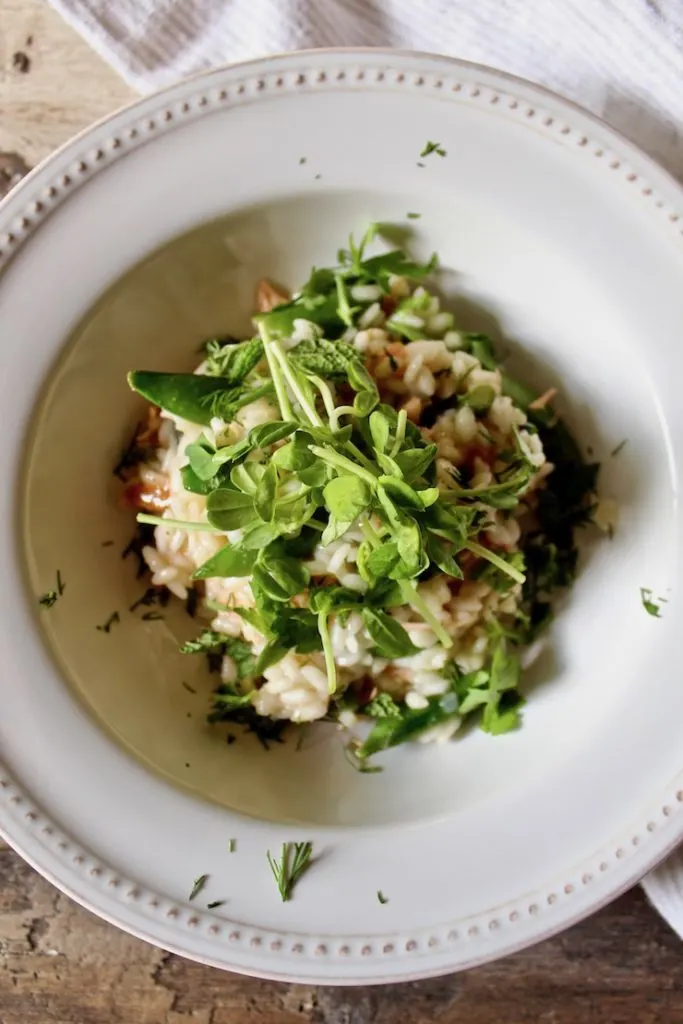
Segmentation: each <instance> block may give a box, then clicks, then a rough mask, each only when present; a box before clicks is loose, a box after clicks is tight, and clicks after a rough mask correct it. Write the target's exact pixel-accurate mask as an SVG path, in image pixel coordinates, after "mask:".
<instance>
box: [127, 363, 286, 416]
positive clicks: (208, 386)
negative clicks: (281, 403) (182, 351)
mask: <svg viewBox="0 0 683 1024" xmlns="http://www.w3.org/2000/svg"><path fill="white" fill-rule="evenodd" d="M128 383H129V384H130V386H131V388H132V389H133V391H137V392H138V394H140V395H142V396H143V398H146V399H147V401H148V402H152V404H153V405H158V406H159V407H160V408H162V409H164V410H165V411H166V412H170V413H172V414H173V415H174V416H179V417H181V419H184V420H189V421H190V423H198V424H200V425H204V426H208V425H209V424H210V423H211V420H212V419H213V418H214V417H215V416H218V417H220V418H222V419H225V420H226V421H228V420H231V419H233V418H234V416H235V413H236V412H238V411H239V410H240V409H241V408H242V407H243V406H245V405H249V404H250V403H251V402H254V401H256V399H257V398H262V397H263V396H264V395H268V394H271V392H272V390H273V385H272V383H271V382H267V383H266V384H261V385H260V386H259V387H256V388H249V387H245V386H244V385H235V384H233V383H232V381H231V380H229V379H228V378H225V377H206V376H204V375H202V374H197V373H156V372H151V371H146V370H136V371H134V372H132V373H129V374H128Z"/></svg>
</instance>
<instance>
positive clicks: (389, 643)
mask: <svg viewBox="0 0 683 1024" xmlns="http://www.w3.org/2000/svg"><path fill="white" fill-rule="evenodd" d="M361 614H362V617H363V625H364V626H365V628H366V629H367V631H368V633H369V634H370V636H371V638H372V641H373V643H374V644H375V647H376V648H377V651H378V653H379V655H380V656H381V657H383V658H392V659H393V658H406V657H408V656H409V655H411V654H417V652H418V650H419V648H418V647H416V646H415V644H414V643H413V642H412V640H411V639H410V637H409V635H408V633H407V632H406V631H405V629H404V628H403V626H402V625H401V624H400V622H398V620H397V619H395V618H393V616H391V615H387V613H386V612H383V611H381V610H380V609H379V608H364V609H363V611H362V613H361Z"/></svg>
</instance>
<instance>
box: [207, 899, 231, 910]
mask: <svg viewBox="0 0 683 1024" xmlns="http://www.w3.org/2000/svg"><path fill="white" fill-rule="evenodd" d="M226 903H227V900H211V902H210V903H207V904H206V909H207V910H215V909H216V908H217V907H223V906H225V904H226Z"/></svg>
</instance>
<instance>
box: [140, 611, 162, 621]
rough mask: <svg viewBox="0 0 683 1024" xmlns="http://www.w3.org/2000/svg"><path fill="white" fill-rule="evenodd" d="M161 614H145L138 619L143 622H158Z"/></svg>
mask: <svg viewBox="0 0 683 1024" xmlns="http://www.w3.org/2000/svg"><path fill="white" fill-rule="evenodd" d="M163 617H164V616H163V615H162V614H161V612H145V614H144V615H141V616H140V618H141V619H142V621H143V622H160V621H161V620H162V619H163Z"/></svg>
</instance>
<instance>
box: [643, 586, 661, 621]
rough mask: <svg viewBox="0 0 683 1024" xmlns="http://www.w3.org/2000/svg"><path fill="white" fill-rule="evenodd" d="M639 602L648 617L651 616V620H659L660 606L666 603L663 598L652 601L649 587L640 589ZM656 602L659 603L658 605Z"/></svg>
mask: <svg viewBox="0 0 683 1024" xmlns="http://www.w3.org/2000/svg"><path fill="white" fill-rule="evenodd" d="M640 600H641V602H642V605H643V608H644V609H645V611H646V612H647V614H648V615H651V616H652V618H653V619H661V617H662V609H661V605H662V604H666V603H667V601H666V598H665V597H658V598H655V599H653V597H652V591H651V590H650V589H649V587H641V588H640ZM657 602H659V604H658V603H657Z"/></svg>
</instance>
